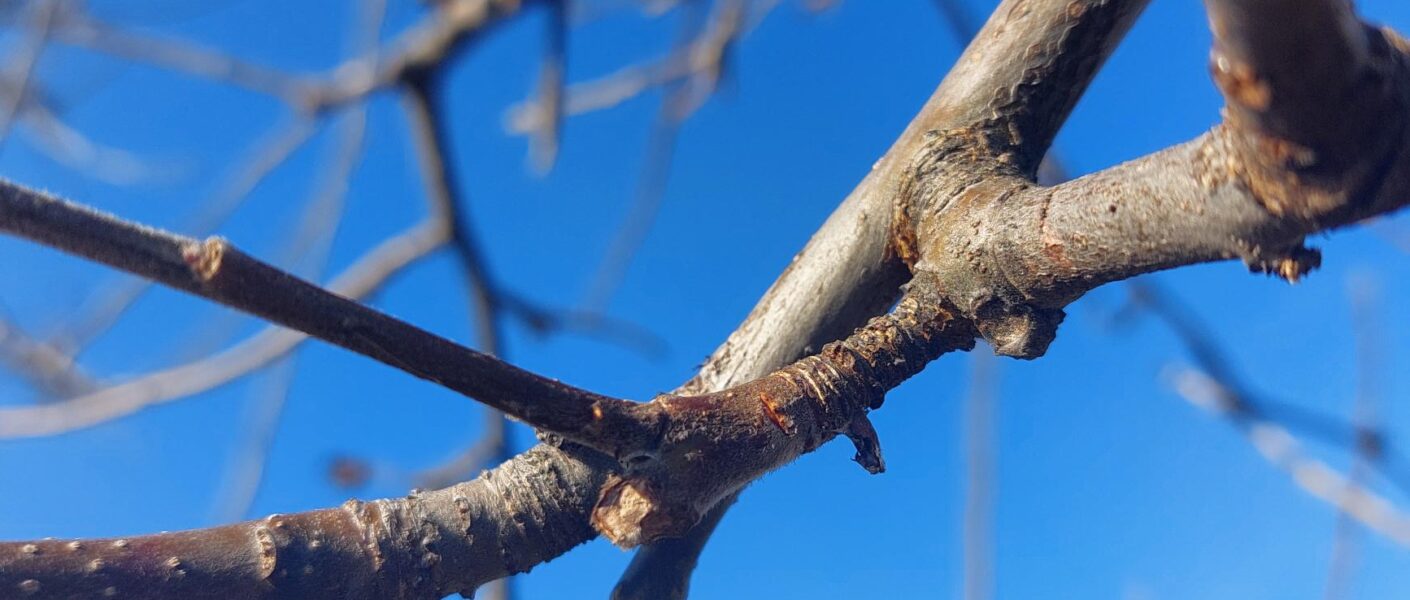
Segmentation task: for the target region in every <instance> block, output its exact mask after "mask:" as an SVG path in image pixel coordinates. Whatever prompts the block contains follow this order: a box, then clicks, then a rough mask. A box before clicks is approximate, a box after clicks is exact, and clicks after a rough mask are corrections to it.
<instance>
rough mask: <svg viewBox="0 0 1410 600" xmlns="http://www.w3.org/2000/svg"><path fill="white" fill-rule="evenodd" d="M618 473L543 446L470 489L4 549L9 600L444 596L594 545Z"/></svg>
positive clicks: (4, 590) (1, 558)
mask: <svg viewBox="0 0 1410 600" xmlns="http://www.w3.org/2000/svg"><path fill="white" fill-rule="evenodd" d="M609 469H610V465H608V464H606V463H605V462H604V461H603V459H602V458H600V457H599V456H597V455H594V454H592V453H582V452H571V453H565V452H562V451H559V450H556V449H552V448H547V447H539V448H537V449H534V450H530V451H528V452H526V453H524V454H522V455H520V456H518V457H516V458H514V459H513V460H511V461H509V462H507V463H505V464H504V465H501V466H500V467H499V468H497V469H495V470H493V471H487V472H485V473H484V474H482V475H481V476H480V477H479V478H477V479H475V480H473V481H469V482H466V483H461V484H457V485H455V486H452V487H449V488H446V489H443V490H437V491H434V492H425V493H421V494H416V495H412V496H408V497H406V498H396V499H388V500H375V501H371V502H359V501H356V500H349V501H348V502H347V503H345V504H343V505H342V506H340V507H337V508H329V509H324V510H317V511H312V512H306V513H298V514H290V515H270V516H269V517H266V518H264V519H259V520H257V521H248V522H245V523H239V524H236V525H227V526H224V527H216V528H213V529H203V530H196V531H183V532H175V533H163V534H158V535H148V536H140V537H131V538H112V539H95V540H82V541H66V540H44V541H35V542H12V543H5V544H0V597H4V598H16V597H25V598H75V597H78V598H105V597H110V598H132V599H147V598H152V599H158V598H185V599H193V600H194V599H198V598H212V599H216V598H221V599H225V598H231V599H233V598H289V599H291V600H301V599H305V598H349V599H352V598H366V599H369V600H372V599H378V600H380V599H385V598H441V597H443V596H445V595H447V594H454V593H463V594H466V595H469V594H472V593H473V592H474V590H475V588H476V587H477V586H479V585H481V584H484V583H487V582H489V581H492V580H495V579H498V578H500V577H504V576H506V575H512V574H515V573H523V572H525V571H528V570H529V569H531V568H533V566H534V565H536V564H539V563H541V562H544V561H546V560H549V559H551V558H553V557H555V556H557V555H559V554H562V553H563V552H566V551H568V550H569V549H571V548H572V547H574V546H576V545H578V544H580V543H582V542H583V541H585V540H588V539H591V538H592V536H593V532H592V528H591V527H590V526H588V524H587V522H586V520H584V519H581V518H575V516H576V515H581V514H585V513H586V512H587V511H588V510H589V509H590V508H591V506H592V502H593V501H594V500H595V499H596V494H597V488H598V487H599V486H600V485H601V483H602V478H601V477H600V476H598V475H597V473H601V472H605V471H607V470H609Z"/></svg>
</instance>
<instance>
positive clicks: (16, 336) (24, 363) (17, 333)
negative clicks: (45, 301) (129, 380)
mask: <svg viewBox="0 0 1410 600" xmlns="http://www.w3.org/2000/svg"><path fill="white" fill-rule="evenodd" d="M0 363H4V364H5V366H6V367H7V368H8V369H9V370H10V371H12V372H14V373H16V374H18V375H20V376H21V377H24V378H25V379H27V380H28V381H29V382H30V385H32V386H33V387H34V389H35V390H37V391H38V392H40V398H41V399H42V400H46V401H47V400H55V399H60V398H66V397H69V396H73V395H76V394H82V393H84V392H88V391H90V390H92V389H94V388H95V387H96V385H97V384H95V383H94V382H93V379H92V378H90V377H89V376H88V375H87V374H86V373H84V372H83V369H82V368H80V367H78V366H77V365H75V364H73V357H72V356H69V355H68V354H65V353H63V352H60V351H59V350H58V349H57V348H55V347H54V346H52V345H50V344H46V343H44V342H43V341H40V340H37V339H35V338H34V336H32V335H30V334H28V333H27V332H25V331H24V330H23V329H21V328H20V326H19V325H18V324H17V323H15V322H13V321H12V320H9V319H0Z"/></svg>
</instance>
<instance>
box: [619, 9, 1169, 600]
mask: <svg viewBox="0 0 1410 600" xmlns="http://www.w3.org/2000/svg"><path fill="white" fill-rule="evenodd" d="M1145 4H1146V2H1145V0H1122V1H1115V2H1113V1H1098V0H1080V1H1079V2H1075V3H1072V10H1071V14H1069V8H1068V3H1067V2H1061V1H1056V0H1044V1H1042V2H1027V3H1021V2H1016V1H1013V0H1009V1H1006V2H1004V3H1002V4H1001V5H1000V6H999V8H998V9H997V10H996V11H995V13H994V16H993V17H992V18H991V19H990V21H989V23H988V24H986V25H985V27H984V28H983V30H982V31H980V32H979V33H978V34H977V35H976V36H975V38H974V39H975V41H974V42H972V43H971V44H970V45H969V47H968V48H967V49H966V50H965V52H964V54H963V55H962V56H961V57H960V59H959V61H958V62H957V63H956V65H955V67H954V68H952V70H951V72H950V74H949V75H947V76H946V77H945V80H944V82H942V83H941V85H940V87H939V88H938V89H937V90H936V91H935V93H934V94H933V95H932V96H931V98H930V99H929V101H927V102H926V105H925V106H924V107H923V108H922V109H921V111H920V113H919V114H918V115H917V116H916V118H915V119H913V120H912V121H911V123H910V125H908V126H907V128H906V130H905V131H904V132H903V133H902V134H901V136H900V137H899V139H898V140H897V141H896V143H895V144H893V145H892V146H891V148H890V149H889V150H888V151H887V152H886V154H885V155H884V156H883V157H882V158H881V159H880V160H878V161H877V163H876V164H875V165H873V167H872V170H871V171H870V172H869V173H868V174H867V176H866V177H865V178H864V179H863V180H862V182H861V183H860V184H859V185H858V186H857V188H856V189H855V190H853V192H852V193H851V194H850V195H849V196H848V197H847V199H846V200H845V201H844V202H843V203H842V205H841V206H840V207H838V209H837V210H836V211H835V212H834V213H833V214H832V216H830V217H829V218H828V220H827V222H825V223H824V224H823V226H822V228H821V229H819V230H818V232H817V234H815V235H814V236H813V238H812V239H811V240H809V242H808V245H807V246H806V247H805V248H804V249H803V251H802V252H801V253H800V254H799V255H798V257H796V258H795V262H794V263H793V264H792V265H790V266H789V268H788V270H786V271H785V272H784V273H783V275H781V276H780V277H779V280H778V281H777V282H776V283H775V284H774V285H773V286H772V287H771V288H769V290H768V292H767V293H765V295H764V297H763V298H762V299H761V300H760V301H759V304H758V305H757V306H755V308H754V310H753V311H752V312H751V313H750V315H749V317H748V318H747V319H746V320H745V321H744V323H742V324H741V325H740V327H739V328H738V329H736V330H735V332H734V333H732V334H730V337H729V339H727V340H726V341H725V343H724V344H723V345H722V346H720V348H719V349H718V350H716V351H715V353H714V354H712V355H711V356H710V359H709V360H708V361H706V363H705V365H704V366H702V367H701V369H700V372H699V373H698V374H697V375H696V377H695V378H694V379H692V380H691V381H690V382H687V383H686V384H685V386H683V387H682V389H681V390H680V391H682V392H697V393H698V392H701V391H718V390H721V389H724V388H726V387H729V386H732V385H738V384H740V383H742V382H745V381H749V380H751V379H754V378H757V377H762V376H763V375H765V374H767V373H768V372H769V371H771V370H773V369H776V368H778V367H780V366H782V365H786V364H788V363H790V362H792V361H794V360H797V359H799V358H801V357H802V356H804V355H806V354H807V353H808V352H810V351H812V350H813V349H816V348H821V347H822V346H823V344H826V343H827V342H829V341H831V340H836V339H840V338H842V337H844V336H846V335H847V334H848V333H849V332H850V331H851V330H852V329H853V328H855V327H857V326H859V325H860V324H861V323H862V321H863V320H864V319H866V318H867V317H870V316H873V315H876V314H878V313H880V312H881V311H884V310H885V309H886V308H887V307H888V306H889V305H891V304H892V303H893V302H895V301H896V298H897V296H898V295H899V290H900V285H901V284H902V283H904V282H905V281H906V279H907V278H909V277H910V273H909V270H908V269H907V265H908V264H910V263H914V262H915V261H916V260H917V259H918V255H917V252H918V248H917V246H916V240H915V237H914V234H913V233H911V232H912V231H913V230H914V218H913V217H914V215H913V214H910V213H911V212H912V211H911V208H912V206H913V204H912V201H913V200H914V198H913V197H912V196H911V195H910V191H909V188H910V186H911V181H912V177H914V176H916V175H917V173H915V172H913V171H912V170H911V169H910V165H911V164H913V163H914V162H915V160H916V159H915V157H916V156H923V155H925V153H926V151H925V146H926V135H925V134H926V132H927V131H933V130H966V131H971V132H973V131H997V129H996V128H998V126H999V124H1001V123H1004V122H1007V121H1004V120H1002V119H1001V120H996V121H992V122H991V121H989V119H990V118H991V117H992V116H993V115H996V114H1007V115H1009V117H1006V118H1007V119H1009V120H1013V119H1018V120H1020V121H1023V122H1025V123H1029V125H1028V126H1027V129H1028V130H1030V131H1033V130H1036V131H1039V132H1040V133H1041V135H1038V136H1028V137H1021V138H1020V139H1019V140H1018V142H1021V145H1022V146H1024V147H1026V148H1028V150H1025V152H1024V154H1025V155H1032V156H1036V157H1038V158H1041V157H1042V156H1043V154H1044V152H1046V150H1047V146H1048V144H1049V143H1050V141H1051V139H1052V137H1053V135H1055V134H1056V131H1057V128H1058V126H1059V125H1060V124H1061V122H1062V120H1064V119H1065V117H1066V111H1067V110H1070V109H1071V106H1072V105H1073V104H1075V103H1076V99H1077V98H1078V97H1079V96H1080V95H1081V92H1082V91H1083V90H1084V89H1085V87H1086V84H1087V83H1088V82H1089V81H1090V79H1091V77H1092V76H1093V75H1094V74H1095V72H1096V69H1097V68H1098V67H1099V66H1100V65H1101V63H1102V61H1103V60H1104V59H1105V58H1106V56H1107V54H1108V53H1110V51H1111V50H1112V49H1114V48H1115V46H1116V43H1117V42H1118V41H1119V40H1120V38H1121V37H1122V35H1124V34H1125V32H1126V31H1127V30H1128V29H1129V27H1130V25H1131V23H1132V22H1133V21H1134V20H1135V18H1136V16H1137V15H1139V13H1140V12H1141V9H1142V8H1144V6H1145ZM1030 45H1031V46H1032V48H1033V49H1032V51H1030V50H1029V49H1028V47H1027V46H1030ZM1084 52H1087V54H1083V53H1084ZM1055 65H1061V66H1055ZM1036 89H1042V90H1045V93H1048V94H1056V95H1058V96H1062V97H1063V100H1062V102H1061V104H1060V106H1063V107H1064V108H1063V111H1064V112H1063V113H1062V114H1061V115H1057V116H1055V118H1053V119H1046V118H1044V119H1036V117H1033V116H1023V115H1028V114H1029V113H1030V112H1031V111H1032V110H1033V109H1034V107H1033V105H1032V104H1033V102H1035V98H1034V97H1033V96H1032V92H1033V91H1034V90H1036ZM1019 91H1021V92H1022V93H1019ZM1001 111H1002V112H1001ZM1039 121H1041V126H1039V125H1038V124H1037V123H1038V122H1039ZM1003 129H1007V127H1006V126H1005V127H1003ZM956 139H957V140H961V139H962V140H963V142H964V143H967V144H969V145H968V147H969V148H971V150H970V152H971V153H972V154H976V155H986V154H988V153H990V152H992V149H991V150H985V151H983V152H981V151H979V150H974V149H973V148H974V144H973V143H972V140H973V139H974V137H973V136H969V137H965V138H959V137H957V138H956ZM1011 141H1012V140H1011ZM1009 147H1011V146H1009ZM1036 164H1037V160H1036V159H1035V160H1034V166H1035V167H1036ZM924 176H933V177H935V178H937V179H938V178H939V175H938V174H936V173H933V172H931V173H926V174H925V175H924ZM954 179H955V180H957V181H958V182H954V183H953V186H952V189H955V190H958V189H962V188H963V187H964V185H965V184H964V183H963V182H972V181H973V178H971V177H969V176H961V177H956V178H954ZM733 499H734V497H733V496H730V497H727V498H726V499H725V500H724V501H722V502H721V503H720V505H718V506H716V507H715V508H714V509H713V510H712V511H711V513H709V515H708V516H707V517H706V519H705V520H704V521H703V522H702V525H701V527H700V528H699V529H698V530H694V531H691V532H689V533H688V534H687V535H686V536H685V537H684V538H681V539H673V540H664V541H662V542H659V543H657V544H653V545H650V546H648V547H646V548H644V549H643V550H642V551H640V552H638V554H637V556H636V557H635V558H634V559H633V561H632V565H631V567H630V568H629V569H628V571H627V573H626V574H625V575H624V578H623V580H622V582H621V583H620V584H619V585H618V588H617V590H616V594H617V598H619V599H620V600H632V599H641V600H647V599H652V600H654V599H656V598H684V597H685V594H686V591H687V590H688V587H689V585H688V578H689V575H690V568H691V567H693V566H694V565H695V563H696V561H697V556H696V555H698V553H699V551H700V549H703V548H704V544H705V540H706V539H707V538H708V536H709V535H710V532H711V531H713V529H714V527H715V525H716V524H717V523H718V520H719V519H720V517H721V516H722V513H723V512H724V511H725V510H727V509H728V506H729V505H730V504H732V503H733Z"/></svg>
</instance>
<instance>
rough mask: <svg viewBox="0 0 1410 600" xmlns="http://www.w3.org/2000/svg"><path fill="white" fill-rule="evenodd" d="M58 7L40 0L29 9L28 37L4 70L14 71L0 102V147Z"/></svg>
mask: <svg viewBox="0 0 1410 600" xmlns="http://www.w3.org/2000/svg"><path fill="white" fill-rule="evenodd" d="M59 4H60V0H40V1H38V2H36V3H34V4H33V5H32V6H31V7H30V11H31V12H32V13H33V16H32V17H31V23H30V24H29V25H28V27H27V29H28V31H27V33H28V34H29V38H28V39H27V40H25V44H24V47H23V49H22V50H21V51H20V52H18V53H16V54H15V55H13V56H12V57H11V58H10V65H9V68H8V69H7V71H11V72H13V73H12V74H10V75H9V76H10V77H11V78H12V81H13V83H12V84H11V87H12V88H13V89H12V90H11V91H10V94H9V95H7V96H6V97H5V98H4V99H3V100H0V147H3V146H4V143H5V140H7V139H8V138H9V137H10V129H11V128H12V127H13V126H14V122H15V116H16V115H17V114H18V113H19V111H20V106H21V105H22V104H24V102H25V97H26V96H27V95H28V94H29V88H30V84H31V80H32V79H33V78H34V71H35V69H36V68H37V67H38V65H39V57H40V55H42V54H43V53H44V47H45V46H46V45H48V41H49V33H50V30H51V28H52V26H53V24H54V14H55V12H57V10H58V7H59Z"/></svg>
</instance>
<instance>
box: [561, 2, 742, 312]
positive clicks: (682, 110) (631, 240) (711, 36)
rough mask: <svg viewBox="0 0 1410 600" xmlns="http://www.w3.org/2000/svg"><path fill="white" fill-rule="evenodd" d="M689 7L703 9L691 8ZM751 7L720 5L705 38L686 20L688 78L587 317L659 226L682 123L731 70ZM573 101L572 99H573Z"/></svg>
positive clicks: (662, 116)
mask: <svg viewBox="0 0 1410 600" xmlns="http://www.w3.org/2000/svg"><path fill="white" fill-rule="evenodd" d="M690 6H703V5H695V4H692V5H690ZM745 8H746V3H745V2H744V0H728V1H726V2H724V3H723V4H721V5H720V6H719V8H718V9H717V12H716V13H715V15H714V16H713V17H712V18H711V19H710V22H709V23H708V24H706V25H705V26H704V30H705V31H704V33H703V34H699V35H697V34H696V32H695V30H697V29H699V28H700V25H699V21H698V20H697V19H689V18H688V19H686V21H685V26H684V30H683V32H684V34H683V35H681V36H680V42H679V43H678V48H679V49H678V50H676V51H675V52H674V53H673V54H674V55H676V56H684V57H687V60H688V64H689V65H690V67H691V68H690V71H689V76H688V77H682V78H680V79H677V80H671V81H670V83H669V84H668V85H667V86H666V93H665V98H664V99H663V100H662V102H661V107H660V109H659V111H658V112H657V115H656V120H655V122H654V123H653V124H652V128H651V134H650V137H649V138H648V140H647V145H646V154H645V158H644V159H643V166H642V174H641V178H640V179H639V180H638V181H637V188H636V194H635V198H634V200H633V202H632V206H631V208H630V209H629V210H628V212H627V217H626V219H625V220H624V221H623V222H622V225H621V226H620V227H619V228H618V229H617V232H616V234H615V235H613V237H612V240H611V242H609V243H608V246H607V251H606V252H605V253H604V255H603V258H602V262H601V263H599V265H598V267H597V271H596V273H594V275H593V276H592V279H591V280H590V282H589V283H588V287H587V291H586V293H585V294H584V295H583V300H582V303H581V305H582V306H583V307H584V309H585V310H586V311H587V312H593V313H601V312H604V311H605V309H606V306H607V304H608V302H609V301H610V299H611V297H612V294H613V292H614V291H615V290H616V289H617V288H618V287H619V286H620V285H621V282H622V279H623V278H624V277H625V276H626V272H627V267H628V266H630V264H631V261H632V258H633V257H634V256H635V255H636V253H637V251H638V250H639V249H640V248H641V245H642V243H643V242H645V241H646V236H647V234H648V233H650V231H651V227H652V225H653V224H654V223H655V222H656V215H657V213H659V212H660V209H661V202H662V200H663V199H664V197H665V195H666V186H667V183H668V182H669V180H670V173H671V163H672V162H673V161H674V158H675V150H676V142H677V139H678V138H679V134H680V127H681V123H682V122H684V120H685V119H686V118H687V117H689V116H690V114H691V113H693V112H694V111H695V109H696V108H698V107H699V106H700V104H701V103H702V102H704V99H705V98H708V97H709V96H710V95H711V94H713V93H714V91H715V89H716V88H717V86H718V85H719V81H720V78H721V76H722V74H723V73H724V70H725V68H726V64H725V61H726V59H727V57H728V56H729V49H730V47H731V46H732V45H733V44H734V43H735V41H736V40H737V39H738V36H739V35H740V32H741V31H743V27H742V23H743V21H744V14H745ZM570 98H571V96H570Z"/></svg>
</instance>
